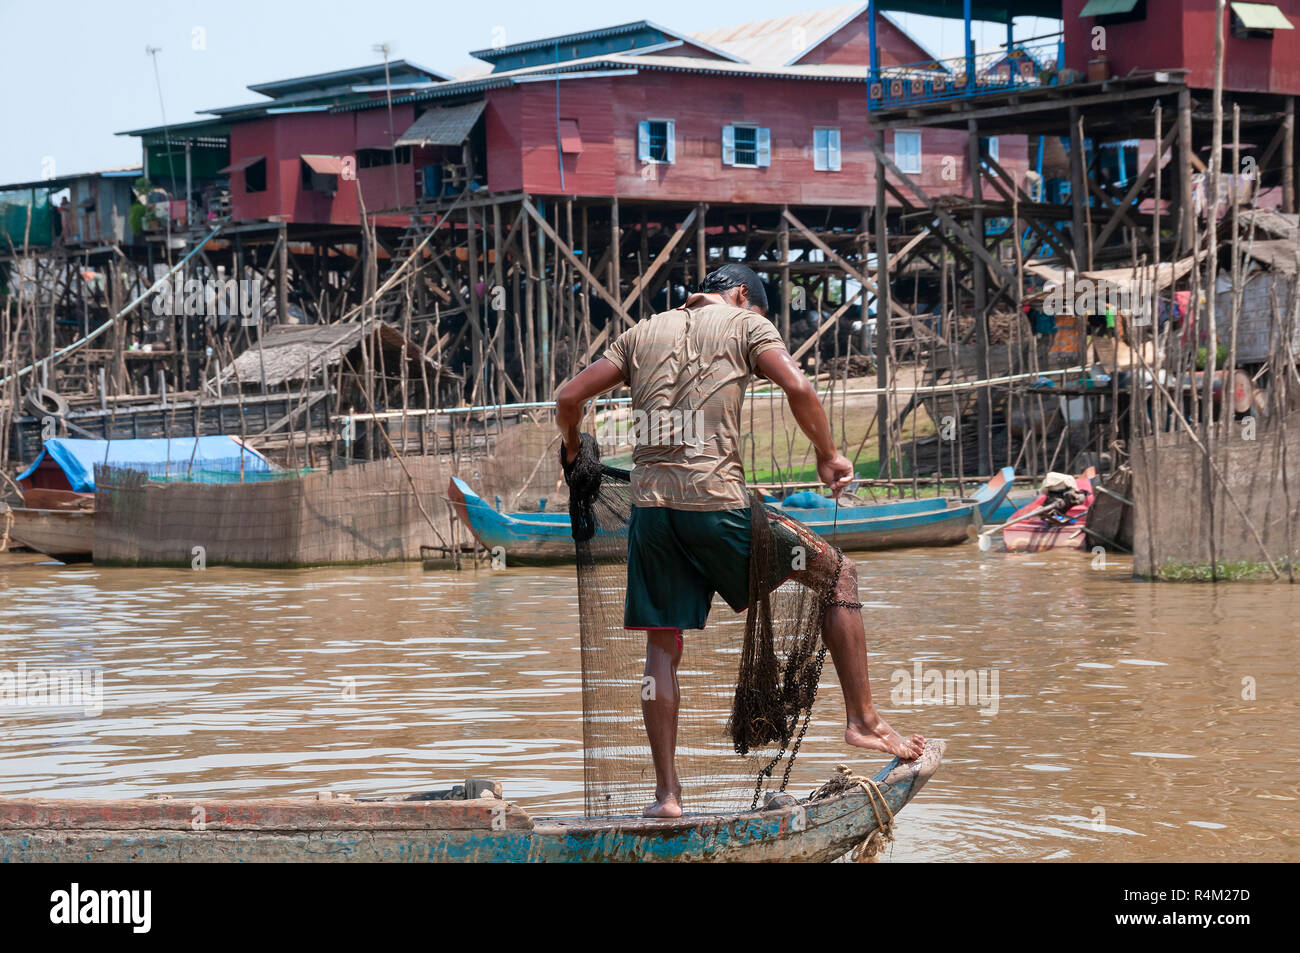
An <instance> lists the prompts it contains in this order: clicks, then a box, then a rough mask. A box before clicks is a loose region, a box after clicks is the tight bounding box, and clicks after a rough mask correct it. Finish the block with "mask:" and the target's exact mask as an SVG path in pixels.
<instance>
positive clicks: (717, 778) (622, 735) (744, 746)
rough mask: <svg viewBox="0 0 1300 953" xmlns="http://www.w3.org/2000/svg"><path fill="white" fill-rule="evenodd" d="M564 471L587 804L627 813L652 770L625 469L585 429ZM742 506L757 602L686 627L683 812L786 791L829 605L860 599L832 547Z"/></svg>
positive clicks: (719, 609)
mask: <svg viewBox="0 0 1300 953" xmlns="http://www.w3.org/2000/svg"><path fill="white" fill-rule="evenodd" d="M560 453H561V461H562V462H563V454H564V451H563V447H562V446H561V450H560ZM564 469H565V477H566V480H567V481H568V484H569V512H570V517H571V519H572V524H573V536H574V541H575V545H576V548H577V567H578V608H579V616H580V625H581V640H582V702H583V742H584V747H585V755H584V787H585V796H586V811H587V814H588V815H590V816H593V817H595V816H603V815H612V814H636V813H640V811H641V809H642V808H644V807H645V805H646V804H648V803H649V802H650V801H651V800H653V792H654V785H655V776H654V768H653V765H652V764H651V758H650V746H649V743H648V742H647V740H646V734H645V728H644V723H643V720H642V714H641V702H642V692H643V690H644V686H643V672H644V664H645V656H646V634H645V632H644V631H642V630H628V629H624V628H623V621H624V616H623V603H624V595H625V592H626V588H627V555H628V553H627V541H628V522H629V520H630V518H631V513H632V492H631V484H630V480H629V478H630V474H629V473H628V471H626V470H618V469H615V468H613V467H608V466H604V465H602V464H601V462H600V451H599V447H598V446H597V444H596V441H595V438H594V437H592V436H591V435H590V434H583V436H582V444H581V449H580V451H579V454H578V458H577V459H576V460H575V461H574V462H573V464H571V465H570V464H565V465H564ZM750 513H751V527H750V565H749V580H750V586H749V591H750V593H751V594H753V593H755V592H757V593H758V594H759V596H758V598H756V599H755V598H751V600H750V606H749V609H748V610H747V611H746V612H745V613H744V614H743V615H740V614H736V613H732V612H731V610H730V609H729V607H727V605H726V604H725V603H724V602H722V601H721V600H720V599H715V601H714V606H713V610H712V612H711V613H710V617H709V622H708V625H707V627H706V628H704V629H698V630H697V629H690V630H687V631H686V632H685V633H683V639H684V642H685V650H684V652H683V654H682V660H681V665H680V667H679V669H678V697H679V698H680V705H681V708H680V714H679V716H678V737H677V771H678V775H679V776H680V778H681V782H682V787H683V791H684V796H683V805H684V807H685V809H686V810H687V811H690V812H700V811H736V810H748V809H750V808H752V807H753V806H754V805H755V804H758V803H761V796H762V794H763V793H764V789H768V790H784V788H785V782H786V781H787V780H788V778H789V774H790V770H791V768H792V767H793V765H794V759H795V757H796V756H797V754H798V750H799V745H800V743H801V741H802V740H803V735H804V732H805V731H806V730H807V727H808V722H809V719H810V717H811V713H812V707H813V703H814V701H815V699H816V696H817V687H818V683H819V681H820V678H821V674H822V668H823V663H824V661H825V654H826V649H825V647H824V645H823V644H822V638H821V636H822V623H823V620H824V618H825V615H826V611H827V609H828V608H829V607H830V606H832V605H845V606H850V607H857V608H860V607H861V604H860V603H857V602H854V601H852V600H853V599H854V598H855V597H856V579H855V577H852V576H851V575H848V576H846V574H845V573H843V572H842V571H841V570H842V569H843V567H844V563H845V557H844V555H843V554H842V553H840V552H839V551H838V550H836V549H835V548H834V547H831V546H830V545H829V544H827V543H825V542H824V541H823V540H821V539H820V538H819V537H818V536H816V534H814V533H813V532H812V531H811V530H809V529H808V528H807V527H806V526H803V525H802V524H801V523H798V522H797V521H795V520H792V519H790V518H789V517H788V516H786V515H784V514H782V513H779V512H778V511H776V510H774V509H772V508H770V507H768V506H766V505H764V504H763V503H761V502H759V501H758V499H757V497H755V498H754V500H753V502H752V505H751V510H750ZM850 565H851V564H850Z"/></svg>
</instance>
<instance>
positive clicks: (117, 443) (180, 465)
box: [18, 437, 273, 493]
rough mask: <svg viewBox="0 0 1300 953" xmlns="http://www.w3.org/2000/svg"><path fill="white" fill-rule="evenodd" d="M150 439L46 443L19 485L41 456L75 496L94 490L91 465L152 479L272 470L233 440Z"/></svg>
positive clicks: (65, 439) (57, 439)
mask: <svg viewBox="0 0 1300 953" xmlns="http://www.w3.org/2000/svg"><path fill="white" fill-rule="evenodd" d="M197 439H198V447H197V449H196V448H195V446H194V443H195V438H194V437H173V438H171V439H168V438H166V437H155V438H149V439H142V440H80V439H75V438H72V437H54V438H51V439H49V440H47V441H45V444H44V446H43V447H42V449H41V453H40V456H38V457H37V458H36V460H35V462H34V463H32V465H31V466H30V467H28V468H27V469H26V470H24V471H23V472H22V473H21V474H19V476H18V479H19V480H20V481H21V480H25V479H26V478H27V477H29V476H31V475H32V474H33V473H34V472H35V471H36V468H37V467H38V466H40V465H41V461H43V460H44V459H45V457H46V455H47V454H48V455H49V458H50V459H51V460H53V461H54V462H55V463H57V464H58V465H59V467H60V468H61V469H62V470H63V472H64V474H66V475H67V478H68V483H69V484H71V486H72V489H74V490H76V491H77V492H78V493H93V492H94V490H95V464H97V463H99V464H103V463H107V464H109V465H110V466H115V467H121V468H123V469H126V470H143V471H145V472H146V473H149V474H151V475H163V474H175V473H185V472H186V471H187V470H191V469H192V470H228V471H235V472H238V471H239V468H240V458H241V457H242V458H243V468H244V472H245V473H268V472H270V471H271V470H272V469H273V467H272V466H271V464H270V462H269V461H268V460H267V459H266V458H265V457H263V456H262V455H261V454H260V453H258V452H257V451H256V450H253V449H251V448H249V447H246V446H244V445H243V444H241V443H240V442H239V441H238V440H236V439H235V438H234V437H199V438H197Z"/></svg>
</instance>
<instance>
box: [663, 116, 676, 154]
mask: <svg viewBox="0 0 1300 953" xmlns="http://www.w3.org/2000/svg"><path fill="white" fill-rule="evenodd" d="M664 125H665V126H666V127H667V130H666V134H667V136H668V153H667V155H668V161H669V162H676V161H677V124H676V123H675V122H673V121H672V120H671V119H670V120H668V122H666V123H664Z"/></svg>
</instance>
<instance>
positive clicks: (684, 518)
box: [555, 263, 925, 817]
mask: <svg viewBox="0 0 1300 953" xmlns="http://www.w3.org/2000/svg"><path fill="white" fill-rule="evenodd" d="M766 315H767V294H766V292H765V290H764V288H763V284H762V282H761V281H759V278H758V275H756V274H755V273H754V272H753V271H752V270H750V269H749V268H746V267H745V266H744V265H739V264H734V263H733V264H726V265H723V266H722V267H720V268H718V269H717V270H716V271H714V272H712V273H711V274H710V275H708V276H707V277H706V278H705V279H704V283H703V284H702V285H701V286H700V290H699V291H698V292H696V293H695V294H693V295H691V296H690V297H689V298H687V300H686V301H685V302H684V303H683V304H682V305H681V307H679V308H674V309H672V310H671V311H664V312H662V313H660V314H656V315H654V316H652V317H651V318H649V319H648V320H645V321H641V322H640V323H638V324H636V325H634V326H633V327H631V328H629V329H628V330H627V331H624V332H623V334H621V335H620V336H619V337H618V338H617V339H616V340H615V341H614V342H613V344H611V345H610V346H609V348H608V349H607V350H606V351H605V353H604V355H603V356H602V357H601V358H599V359H598V360H596V361H594V362H593V363H592V364H591V365H590V366H588V367H587V368H586V369H585V370H583V371H582V372H581V373H579V374H578V375H577V376H576V377H574V378H573V379H572V380H570V381H569V382H567V383H566V384H565V385H564V386H563V387H561V388H560V390H559V391H558V392H557V394H556V400H555V404H556V422H557V424H558V426H559V428H560V432H561V434H562V435H563V438H564V454H565V460H566V461H569V462H572V461H574V460H576V459H577V455H578V450H579V444H580V440H581V435H580V434H579V430H578V428H579V424H580V422H581V420H582V414H583V408H584V406H585V404H586V402H587V401H588V400H591V399H592V398H594V397H597V396H599V395H600V394H603V393H605V392H606V391H608V390H611V389H613V388H614V387H618V386H620V385H623V384H626V385H627V386H628V387H629V388H630V389H631V392H632V412H633V416H634V418H637V419H638V420H640V421H648V422H649V423H650V426H649V427H648V428H646V429H648V431H649V439H647V440H645V441H637V445H636V449H635V451H634V452H633V456H632V460H633V463H634V464H635V468H634V469H633V471H632V503H633V508H632V515H631V520H630V522H629V524H628V566H627V598H626V602H625V609H624V625H625V627H626V628H629V629H644V630H645V631H646V667H645V674H646V675H647V676H649V677H651V678H653V679H654V684H655V685H656V686H657V691H656V692H655V697H654V698H653V699H651V700H649V701H645V702H643V703H642V713H643V715H644V718H645V725H646V733H647V735H648V736H649V742H650V750H651V754H652V757H653V759H654V768H655V779H656V785H655V801H654V803H653V804H651V805H650V806H649V807H648V808H646V810H645V814H646V816H647V817H679V816H681V813H682V808H681V785H680V783H679V781H678V778H677V770H676V765H675V756H676V746H677V713H678V705H679V699H678V691H677V666H678V663H679V662H680V661H681V657H682V631H683V630H684V629H700V628H703V627H704V623H705V621H706V619H707V618H708V613H709V606H710V604H711V602H712V600H713V595H714V593H715V592H717V593H719V594H720V595H721V596H722V597H723V598H724V599H725V600H726V601H727V604H728V605H730V606H731V608H732V609H733V610H735V611H737V612H740V611H743V610H744V609H745V607H746V606H747V605H748V604H749V602H750V594H749V558H750V509H749V505H750V500H749V491H748V489H747V487H746V483H745V472H744V465H743V462H742V460H741V456H740V422H741V408H742V405H743V403H744V398H745V391H746V388H747V386H748V384H749V380H750V378H751V377H752V376H754V375H757V376H760V377H763V378H765V379H767V380H769V381H771V382H772V383H773V384H775V385H777V386H778V387H780V388H781V389H782V390H783V391H784V392H785V396H786V400H787V401H788V402H789V404H790V410H791V411H792V412H793V414H794V417H795V420H796V421H797V422H798V424H799V427H800V429H801V430H802V431H803V432H804V434H805V435H807V437H808V439H809V440H810V441H811V442H812V445H813V448H814V450H815V451H816V454H817V475H818V477H819V478H820V479H821V481H822V483H824V484H825V485H826V486H828V487H830V488H831V491H832V492H833V494H834V495H836V496H838V495H839V494H840V493H841V492H842V491H843V489H844V487H845V486H847V485H848V483H849V481H850V480H852V478H853V465H852V463H850V462H849V460H848V459H847V458H846V457H844V455H843V454H841V453H840V452H839V450H838V448H837V447H836V445H835V440H834V437H833V435H832V432H831V427H830V423H829V422H828V421H827V419H826V413H825V411H824V410H823V409H822V406H821V402H820V400H819V399H818V397H817V390H816V388H815V387H814V386H813V384H812V383H811V382H810V381H809V380H808V379H807V378H806V377H805V376H804V375H803V373H802V372H801V371H800V370H799V366H798V365H797V364H796V363H795V361H794V359H793V358H792V357H791V356H790V354H789V352H788V351H787V350H786V347H785V344H784V342H783V341H782V340H781V336H780V334H779V333H778V331H777V330H776V328H775V326H773V324H772V323H771V321H769V320H768V319H767V317H766ZM688 421H689V422H691V424H692V426H691V427H687V426H685V423H686V422H688ZM679 424H680V426H679ZM687 432H689V436H687ZM774 529H778V530H779V529H784V531H785V532H786V533H790V532H792V530H791V529H790V528H789V527H784V526H782V527H781V528H777V527H774ZM794 542H796V543H797V544H799V545H801V546H802V547H804V548H805V551H806V552H807V553H808V559H807V568H806V569H805V570H803V571H802V573H806V574H807V576H806V578H807V579H808V580H812V579H814V578H817V577H819V575H820V578H824V579H829V578H831V577H834V594H835V600H836V602H835V603H834V604H832V605H831V606H830V608H828V609H827V612H826V618H825V620H824V624H823V641H824V642H825V643H826V646H827V648H828V649H829V651H830V655H831V660H832V661H833V662H834V664H835V672H836V674H837V675H838V677H839V681H840V687H841V688H842V690H843V694H844V704H845V715H846V720H847V726H846V728H845V731H844V740H845V741H846V742H847V743H848V744H850V745H853V746H854V747H858V748H870V749H872V750H875V751H883V752H886V753H888V754H892V755H897V756H898V757H900V758H904V759H911V758H916V757H918V756H920V754H921V751H922V749H923V748H924V747H925V739H924V738H923V737H922V736H920V735H912V736H910V737H907V738H904V737H903V736H901V735H900V734H899V733H898V732H896V731H895V730H894V729H893V728H891V727H890V726H889V725H888V723H886V721H885V720H884V718H882V717H881V716H880V713H879V712H878V711H876V707H875V705H874V704H872V701H871V686H870V683H869V681H868V672H867V646H866V632H865V630H864V628H863V623H862V613H861V609H860V603H858V602H857V593H858V579H857V570H856V567H855V566H854V564H853V561H852V560H851V559H844V560H842V561H841V560H840V559H839V555H838V553H837V551H836V550H834V549H833V548H832V547H831V546H829V545H828V544H826V543H825V542H824V541H822V540H821V539H820V538H819V537H817V536H815V535H813V534H811V533H807V534H804V535H803V536H801V537H800V538H799V539H797V540H794ZM837 569H838V573H837ZM792 578H795V579H796V580H800V579H801V573H800V572H795V573H793V574H792Z"/></svg>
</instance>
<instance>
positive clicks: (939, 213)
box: [867, 138, 1011, 283]
mask: <svg viewBox="0 0 1300 953" xmlns="http://www.w3.org/2000/svg"><path fill="white" fill-rule="evenodd" d="M867 141H868V142H870V143H871V148H872V151H874V152H875V154H876V162H877V163H878V166H877V169H876V174H877V175H884V174H885V173H884V171H883V170H882V169H881V168H880V167H881V166H883V168H884V169H887V170H889V171H890V172H892V173H894V175H895V177H896V178H897V179H898V181H899V182H901V183H903V185H904V186H906V187H907V190H908V191H909V192H911V193H912V194H913V195H915V196H916V197H917V198H918V199H920V200H921V202H922V203H924V205H925V207H926V209H927V210H928V211H929V212H932V213H933V214H934V217H935V218H937V219H938V220H939V221H941V222H943V224H944V225H945V226H946V227H947V228H948V229H950V230H951V231H953V232H955V233H956V234H957V235H958V236H959V237H960V238H961V239H962V241H963V242H964V243H965V244H966V247H968V248H969V249H970V251H971V253H972V254H974V255H975V256H976V257H978V258H979V259H980V261H982V262H984V264H986V265H987V266H988V267H989V269H990V270H991V271H992V272H993V273H994V274H996V275H997V276H998V277H999V278H1000V279H1001V280H1002V281H1003V282H1004V283H1005V282H1009V281H1011V276H1010V275H1008V274H1007V273H1006V272H1005V271H1004V270H1003V268H1002V263H1001V262H999V261H998V260H997V259H996V258H994V257H993V256H992V255H990V254H989V250H988V249H987V248H985V247H984V242H982V241H978V240H977V239H976V238H975V236H974V235H972V234H971V233H970V232H969V231H967V230H966V229H965V228H963V227H962V226H961V224H960V223H958V221H957V220H956V219H955V218H953V217H952V216H951V215H949V214H948V213H947V212H946V211H944V210H943V209H941V208H939V207H938V206H937V205H935V204H934V202H932V201H931V200H930V196H928V195H926V194H925V190H924V189H922V188H921V187H920V186H919V185H917V184H916V183H915V182H913V181H912V178H911V176H909V175H907V174H906V173H904V172H902V171H901V170H900V169H899V168H898V166H896V165H894V162H893V160H892V159H890V158H889V156H887V155H885V150H884V147H883V146H882V145H881V144H880V143H878V142H877V141H876V140H875V139H873V138H868V139H867Z"/></svg>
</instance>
